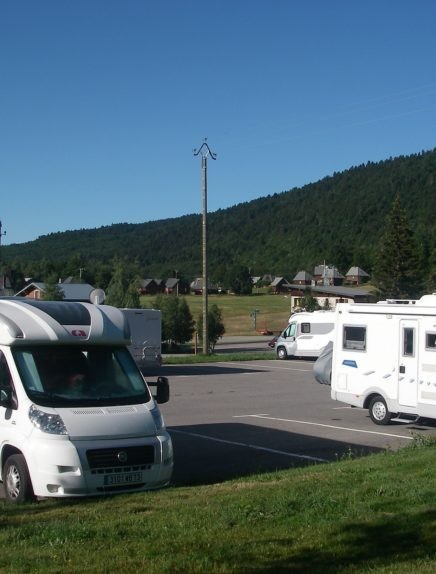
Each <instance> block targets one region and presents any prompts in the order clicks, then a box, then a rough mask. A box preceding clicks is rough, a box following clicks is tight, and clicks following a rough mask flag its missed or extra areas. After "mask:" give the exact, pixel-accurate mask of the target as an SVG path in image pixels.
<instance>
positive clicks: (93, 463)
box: [86, 445, 154, 470]
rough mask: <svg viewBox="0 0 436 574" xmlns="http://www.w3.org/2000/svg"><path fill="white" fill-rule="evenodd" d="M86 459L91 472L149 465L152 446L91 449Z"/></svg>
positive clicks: (151, 462)
mask: <svg viewBox="0 0 436 574" xmlns="http://www.w3.org/2000/svg"><path fill="white" fill-rule="evenodd" d="M86 457H87V459H88V464H89V468H90V469H91V470H96V469H103V468H114V469H115V468H121V467H124V468H125V467H131V466H142V465H149V464H153V463H154V446H152V445H143V446H128V447H125V448H123V447H120V448H99V449H91V450H88V451H86Z"/></svg>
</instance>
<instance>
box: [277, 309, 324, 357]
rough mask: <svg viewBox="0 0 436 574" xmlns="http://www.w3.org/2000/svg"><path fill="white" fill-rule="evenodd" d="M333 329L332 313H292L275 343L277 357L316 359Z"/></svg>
mask: <svg viewBox="0 0 436 574" xmlns="http://www.w3.org/2000/svg"><path fill="white" fill-rule="evenodd" d="M333 327H334V313H333V311H313V312H311V313H310V312H301V313H294V314H293V315H291V316H290V318H289V324H288V326H287V327H286V329H284V330H283V331H282V333H281V334H280V336H279V337H278V338H277V341H276V342H275V345H274V349H275V352H276V353H277V357H278V358H279V359H287V358H288V357H318V356H319V354H320V353H321V351H322V349H323V348H324V347H325V346H326V345H327V343H328V342H329V341H330V340H331V338H332V336H333Z"/></svg>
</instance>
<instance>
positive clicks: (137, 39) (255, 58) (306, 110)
mask: <svg viewBox="0 0 436 574" xmlns="http://www.w3.org/2000/svg"><path fill="white" fill-rule="evenodd" d="M435 22H436V2H434V1H433V0H413V2H412V0H407V1H406V0H365V1H363V0H361V1H360V2H359V1H358V0H355V1H352V0H304V1H302V0H298V1H297V0H215V1H214V2H211V1H209V0H153V1H152V0H37V1H36V0H0V197H1V198H2V201H1V204H0V220H1V221H2V224H3V231H4V230H6V232H7V234H6V235H5V236H3V237H2V244H10V243H22V242H25V241H30V240H33V239H36V238H37V237H38V236H40V235H45V234H47V233H52V232H57V231H64V230H67V229H82V228H93V227H100V226H103V225H111V224H112V223H120V222H128V223H139V222H144V221H151V220H156V219H166V218H173V217H178V216H181V215H185V214H189V213H200V212H201V209H202V204H201V167H200V165H201V163H200V158H199V157H194V155H193V149H194V148H199V147H200V146H201V144H202V142H203V139H204V138H205V137H207V138H208V144H209V145H210V147H211V149H212V151H214V152H215V153H216V154H217V160H216V161H212V160H209V162H208V209H209V211H215V210H217V209H220V208H226V207H230V206H232V205H235V204H237V203H241V202H246V201H250V200H252V199H255V198H257V197H262V196H266V195H269V194H274V193H280V192H281V191H285V190H288V189H292V188H293V187H300V186H302V185H305V184H307V183H311V182H314V181H317V180H319V179H321V178H323V177H325V176H327V175H331V174H333V173H334V172H337V171H342V170H344V169H347V168H349V167H352V166H355V165H360V164H362V163H366V162H367V161H379V160H383V159H386V158H389V157H395V156H398V155H408V154H411V153H418V152H420V151H422V150H429V149H433V148H434V147H436V63H435V62H436V34H435V33H434V23H435Z"/></svg>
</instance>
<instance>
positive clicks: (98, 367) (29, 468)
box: [0, 298, 173, 502]
mask: <svg viewBox="0 0 436 574" xmlns="http://www.w3.org/2000/svg"><path fill="white" fill-rule="evenodd" d="M129 342H130V336H129V329H128V323H127V321H126V320H125V317H124V315H123V313H122V312H121V311H120V310H119V309H116V308H114V307H109V306H106V305H100V306H97V305H93V304H91V303H72V302H64V301H59V302H54V301H34V300H32V301H31V300H29V299H23V300H21V299H17V298H10V299H0V473H1V480H2V481H3V484H4V489H5V495H6V498H7V500H9V501H11V502H22V501H24V500H27V499H31V498H33V497H35V496H36V497H73V496H74V497H77V496H90V495H102V494H105V493H117V492H131V491H138V490H146V489H154V488H159V487H162V486H164V485H166V484H168V482H169V481H170V478H171V475H172V469H173V450H172V443H171V438H170V436H169V434H168V432H167V431H166V430H165V425H164V422H163V419H162V416H161V413H160V410H159V407H158V405H157V403H158V402H166V401H167V400H168V397H169V388H168V381H167V380H166V379H165V378H164V377H160V378H158V381H157V394H156V397H155V398H154V397H153V396H152V394H151V393H150V390H149V386H148V385H147V383H146V382H145V380H144V378H143V377H142V375H141V373H140V371H139V369H138V367H137V366H136V364H135V361H134V360H133V359H132V356H131V354H130V353H129V351H128V350H127V345H128V344H129Z"/></svg>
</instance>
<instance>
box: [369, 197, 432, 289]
mask: <svg viewBox="0 0 436 574" xmlns="http://www.w3.org/2000/svg"><path fill="white" fill-rule="evenodd" d="M374 278H375V281H376V285H377V287H378V288H379V289H380V293H381V295H382V296H384V297H389V298H394V299H409V298H417V297H418V296H419V295H420V293H421V285H422V270H421V268H420V253H419V249H418V246H417V244H416V242H415V239H414V236H413V231H412V229H411V227H410V225H409V222H408V220H407V215H406V212H405V210H404V209H403V208H402V206H401V203H400V199H399V197H398V196H397V197H396V198H395V200H394V202H393V204H392V209H391V211H390V213H389V214H388V216H387V218H386V228H385V232H384V234H383V236H382V238H381V240H380V243H379V249H378V252H377V256H376V264H375V268H374Z"/></svg>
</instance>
